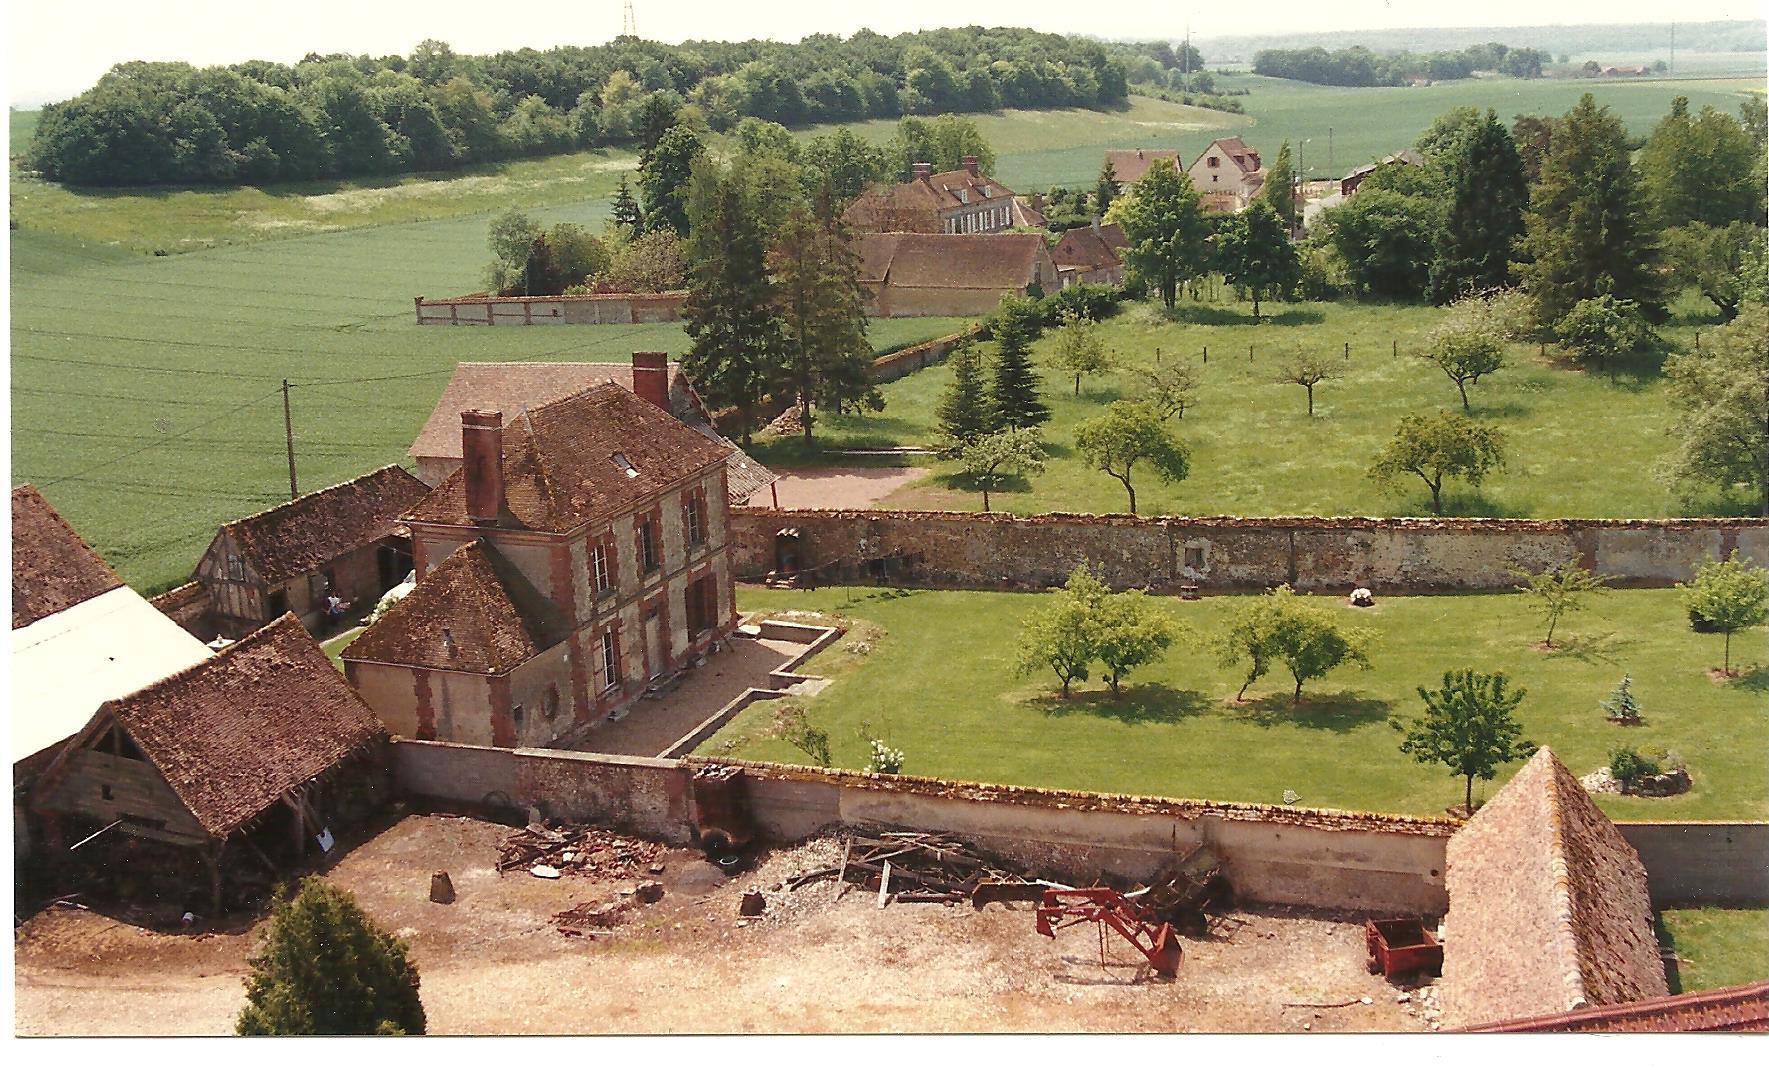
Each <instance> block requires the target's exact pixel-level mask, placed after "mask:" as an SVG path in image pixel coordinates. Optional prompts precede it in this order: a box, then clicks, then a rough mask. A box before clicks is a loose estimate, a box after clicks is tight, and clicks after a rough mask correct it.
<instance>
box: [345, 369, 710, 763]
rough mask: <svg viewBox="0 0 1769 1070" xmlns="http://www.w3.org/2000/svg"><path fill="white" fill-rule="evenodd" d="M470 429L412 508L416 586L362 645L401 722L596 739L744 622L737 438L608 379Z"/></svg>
mask: <svg viewBox="0 0 1769 1070" xmlns="http://www.w3.org/2000/svg"><path fill="white" fill-rule="evenodd" d="M460 427H461V431H460V434H461V440H462V454H463V456H464V458H465V463H464V464H463V466H462V467H461V469H459V470H458V471H456V472H454V473H453V474H452V475H450V476H448V478H446V479H444V480H443V481H442V483H441V484H440V485H439V486H438V487H437V488H436V489H435V490H434V491H432V492H431V493H430V494H429V496H427V497H426V498H424V499H423V501H421V502H419V503H418V504H417V505H416V506H415V507H413V508H412V509H411V510H410V511H409V512H408V513H407V515H406V517H405V523H406V524H407V526H408V527H409V528H410V529H411V535H412V547H413V552H414V555H415V557H416V560H417V572H418V582H417V586H416V587H415V588H414V589H413V590H412V592H411V593H410V594H408V595H406V596H405V597H404V598H403V599H401V600H400V601H398V602H396V603H394V604H393V605H392V606H391V607H389V608H388V609H387V610H386V612H385V613H383V614H382V616H381V617H380V618H379V619H377V620H376V621H375V623H373V624H371V625H370V626H369V627H368V628H367V629H366V630H364V632H363V633H362V634H361V635H360V636H358V637H357V638H356V640H355V641H354V642H352V643H351V644H350V645H349V646H348V647H346V648H345V650H344V654H343V658H344V666H345V672H346V674H347V675H348V676H349V678H350V682H351V683H352V684H353V685H354V686H355V687H356V688H357V690H359V691H360V692H361V693H362V695H363V697H364V698H365V699H366V700H367V701H368V703H369V705H370V706H372V707H373V708H374V710H375V712H376V713H377V714H379V715H380V716H381V718H382V720H384V721H386V722H387V724H388V725H389V726H390V727H391V728H392V729H393V731H394V732H395V733H396V734H398V735H402V736H409V737H414V738H418V739H442V740H449V741H453V742H460V743H476V744H482V745H489V746H498V747H517V746H545V745H549V744H553V743H557V742H560V741H562V740H568V739H570V738H572V737H576V736H581V735H582V734H583V733H584V732H586V731H588V730H589V729H590V728H591V727H593V726H594V725H595V724H597V723H598V722H600V721H601V720H602V719H603V718H605V717H608V716H610V715H623V714H624V711H625V710H626V709H627V708H628V707H629V706H630V705H631V704H632V703H633V702H634V701H635V700H636V699H638V698H639V697H640V696H642V695H643V694H644V693H645V691H646V690H647V689H648V688H650V687H652V686H654V685H656V684H658V683H660V682H661V681H663V680H665V679H667V678H668V677H671V676H673V675H674V674H676V673H678V672H680V671H681V670H682V669H684V668H685V667H687V666H689V665H691V664H694V663H697V662H699V661H701V660H702V659H704V658H705V656H706V655H707V654H708V653H709V652H711V651H712V650H713V649H714V647H715V646H717V645H718V644H720V643H721V642H722V641H723V640H724V638H725V637H726V636H727V635H729V634H730V632H731V631H732V630H733V629H735V627H736V625H737V609H736V601H735V591H734V587H733V582H734V581H733V573H732V570H731V568H732V566H731V548H730V545H729V543H728V538H729V525H728V524H727V522H726V518H727V510H728V508H729V505H728V502H729V496H728V494H727V490H726V483H727V478H728V476H727V469H726V463H725V462H726V455H727V453H728V452H729V447H727V446H725V445H723V444H722V443H721V442H720V441H715V440H714V439H711V438H708V437H707V436H706V435H703V434H701V433H699V432H697V431H695V430H694V429H692V428H690V427H687V426H686V425H684V424H683V423H682V422H681V421H680V420H677V419H676V418H675V417H673V416H672V415H670V414H669V413H668V412H666V411H664V410H663V409H662V408H660V407H659V406H657V405H655V404H653V403H651V402H649V401H646V400H644V399H642V398H640V397H638V396H637V395H635V394H634V393H633V392H632V391H630V390H627V389H626V388H625V387H622V386H620V385H618V384H615V383H606V382H605V383H600V384H598V385H596V386H592V387H589V388H588V389H585V390H583V391H580V392H579V393H576V394H572V395H570V396H569V397H565V398H561V399H559V400H556V401H553V402H550V403H548V404H544V405H539V406H536V407H535V408H532V409H529V410H527V411H525V412H523V413H522V414H520V415H519V417H518V418H516V419H513V420H506V419H505V414H503V413H500V412H487V411H473V410H469V411H466V412H463V413H461V414H460Z"/></svg>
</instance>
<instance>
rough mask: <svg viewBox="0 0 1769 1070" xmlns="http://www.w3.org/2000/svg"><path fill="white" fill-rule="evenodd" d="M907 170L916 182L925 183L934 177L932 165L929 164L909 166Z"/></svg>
mask: <svg viewBox="0 0 1769 1070" xmlns="http://www.w3.org/2000/svg"><path fill="white" fill-rule="evenodd" d="M909 170H910V171H911V172H912V173H913V175H914V181H916V182H926V181H927V180H928V179H930V178H932V177H934V165H933V164H931V163H918V164H911V165H910V167H909Z"/></svg>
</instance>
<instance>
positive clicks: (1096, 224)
mask: <svg viewBox="0 0 1769 1070" xmlns="http://www.w3.org/2000/svg"><path fill="white" fill-rule="evenodd" d="M1093 232H1094V234H1096V235H1097V234H1099V213H1098V212H1095V213H1093Z"/></svg>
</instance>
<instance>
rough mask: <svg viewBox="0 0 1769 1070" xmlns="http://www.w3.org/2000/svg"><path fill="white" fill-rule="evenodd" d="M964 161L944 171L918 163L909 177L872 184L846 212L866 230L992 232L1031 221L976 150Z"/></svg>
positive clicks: (849, 220)
mask: <svg viewBox="0 0 1769 1070" xmlns="http://www.w3.org/2000/svg"><path fill="white" fill-rule="evenodd" d="M963 164H964V166H962V167H961V168H959V169H958V170H956V171H941V172H940V173H939V174H935V173H934V169H933V166H932V165H931V164H925V163H918V164H915V165H914V166H913V167H911V168H910V170H911V175H910V178H909V181H907V182H899V183H897V184H896V185H894V186H877V187H875V188H873V189H870V190H867V191H866V192H865V193H862V194H861V195H860V196H859V197H857V198H855V200H854V203H853V204H851V205H849V206H848V210H847V212H846V214H845V215H844V217H843V218H844V219H845V220H846V221H847V223H848V225H849V226H852V227H855V228H857V229H859V230H863V231H876V232H890V233H908V234H992V233H994V232H996V231H1000V230H1006V229H1008V228H1009V227H1016V226H1025V225H1027V222H1028V220H1027V219H1026V217H1025V214H1024V209H1023V208H1021V207H1020V206H1019V204H1018V201H1017V200H1016V199H1015V194H1014V191H1013V190H1010V189H1008V188H1007V187H1006V186H1004V185H1002V184H1001V183H999V182H997V181H995V180H994V179H992V178H990V177H989V176H988V175H985V174H983V173H982V171H981V170H979V169H978V167H977V158H976V157H975V156H966V157H965V158H964V161H963Z"/></svg>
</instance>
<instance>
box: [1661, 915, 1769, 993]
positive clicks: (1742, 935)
mask: <svg viewBox="0 0 1769 1070" xmlns="http://www.w3.org/2000/svg"><path fill="white" fill-rule="evenodd" d="M1659 924H1660V930H1659V943H1660V945H1661V946H1663V947H1665V948H1666V949H1668V950H1670V951H1672V952H1674V953H1675V954H1676V956H1677V972H1676V975H1675V978H1674V980H1675V981H1676V983H1675V984H1673V985H1672V987H1671V991H1672V992H1697V991H1700V990H1702V989H1704V988H1726V987H1728V986H1730V985H1742V984H1747V983H1749V982H1751V981H1761V980H1762V979H1763V978H1765V977H1769V910H1765V909H1763V908H1761V907H1758V908H1754V909H1753V908H1738V907H1691V908H1686V909H1680V910H1665V911H1661V912H1660V914H1659Z"/></svg>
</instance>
